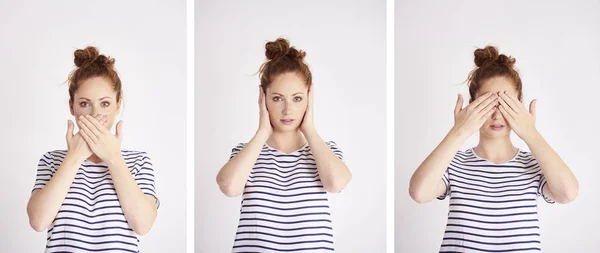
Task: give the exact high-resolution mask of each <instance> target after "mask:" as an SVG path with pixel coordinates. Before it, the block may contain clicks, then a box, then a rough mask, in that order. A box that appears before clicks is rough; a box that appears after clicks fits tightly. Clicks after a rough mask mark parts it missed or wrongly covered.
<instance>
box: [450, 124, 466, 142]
mask: <svg viewBox="0 0 600 253" xmlns="http://www.w3.org/2000/svg"><path fill="white" fill-rule="evenodd" d="M469 136H471V135H470V134H468V133H467V132H465V131H464V130H462V129H459V128H457V127H452V129H450V132H448V135H447V137H448V138H451V139H453V140H457V141H460V142H461V143H462V142H464V141H466V140H467V139H468V138H469Z"/></svg>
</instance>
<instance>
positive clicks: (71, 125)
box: [66, 120, 75, 140]
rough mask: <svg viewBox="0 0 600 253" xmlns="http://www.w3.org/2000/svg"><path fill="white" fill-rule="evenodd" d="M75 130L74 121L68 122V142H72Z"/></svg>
mask: <svg viewBox="0 0 600 253" xmlns="http://www.w3.org/2000/svg"><path fill="white" fill-rule="evenodd" d="M74 128H75V126H74V125H73V121H71V120H68V121H67V136H66V137H67V140H71V138H73V129H74Z"/></svg>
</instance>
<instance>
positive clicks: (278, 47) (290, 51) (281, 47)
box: [265, 38, 306, 60]
mask: <svg viewBox="0 0 600 253" xmlns="http://www.w3.org/2000/svg"><path fill="white" fill-rule="evenodd" d="M265 49H266V51H265V55H266V56H267V59H269V60H274V59H277V58H280V57H289V58H292V59H298V60H303V59H304V57H305V56H306V52H304V51H301V50H300V51H299V50H297V49H296V48H294V47H290V42H289V41H287V40H286V39H283V38H278V39H277V40H275V41H269V42H267V44H266V45H265Z"/></svg>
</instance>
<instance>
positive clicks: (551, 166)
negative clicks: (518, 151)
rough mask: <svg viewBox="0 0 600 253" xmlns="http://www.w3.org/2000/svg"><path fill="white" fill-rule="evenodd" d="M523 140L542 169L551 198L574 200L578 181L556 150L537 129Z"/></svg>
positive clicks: (566, 201) (577, 189) (564, 201)
mask: <svg viewBox="0 0 600 253" xmlns="http://www.w3.org/2000/svg"><path fill="white" fill-rule="evenodd" d="M524 141H525V143H526V144H527V146H528V147H529V149H530V150H531V153H532V154H533V156H534V157H535V159H536V160H537V163H538V164H539V166H540V168H541V169H542V173H543V174H544V177H545V178H546V181H547V185H548V189H549V190H550V191H551V195H552V198H554V200H555V201H557V202H559V203H568V202H571V201H572V200H574V199H575V198H576V197H577V194H578V192H579V183H578V182H577V179H576V178H575V175H573V172H571V170H570V169H569V167H568V166H567V165H566V164H565V162H564V161H563V160H562V159H561V158H560V156H559V155H558V154H557V153H556V151H554V149H552V147H550V145H549V144H548V143H547V142H546V140H545V139H544V138H543V137H542V135H541V134H540V133H539V132H537V131H535V132H533V133H532V134H530V135H528V138H525V139H524Z"/></svg>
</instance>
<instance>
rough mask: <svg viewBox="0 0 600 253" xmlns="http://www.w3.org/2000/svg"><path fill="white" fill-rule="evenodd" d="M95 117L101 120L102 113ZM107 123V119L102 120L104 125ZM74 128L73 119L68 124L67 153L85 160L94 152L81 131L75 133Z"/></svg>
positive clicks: (79, 159)
mask: <svg viewBox="0 0 600 253" xmlns="http://www.w3.org/2000/svg"><path fill="white" fill-rule="evenodd" d="M95 118H96V119H98V120H100V119H101V118H102V115H96V116H95ZM107 123H108V121H107V120H106V119H104V120H102V125H104V126H106V124H107ZM74 128H75V125H74V124H73V121H71V120H69V121H68V126H67V149H68V151H67V155H72V156H74V158H75V159H76V160H77V161H84V160H85V159H87V158H88V157H90V156H92V154H93V152H92V150H91V149H90V147H89V146H88V144H87V143H86V142H85V140H84V139H83V137H82V136H81V133H79V132H78V133H76V134H74V133H73V131H74Z"/></svg>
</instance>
